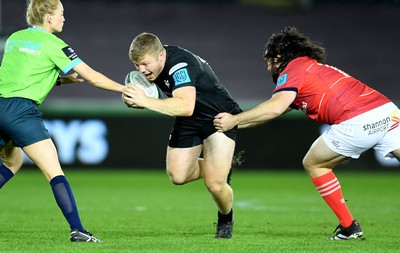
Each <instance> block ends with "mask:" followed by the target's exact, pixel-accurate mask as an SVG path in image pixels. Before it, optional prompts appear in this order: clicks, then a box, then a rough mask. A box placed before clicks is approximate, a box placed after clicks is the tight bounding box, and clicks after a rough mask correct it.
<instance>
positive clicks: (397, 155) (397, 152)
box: [392, 148, 400, 162]
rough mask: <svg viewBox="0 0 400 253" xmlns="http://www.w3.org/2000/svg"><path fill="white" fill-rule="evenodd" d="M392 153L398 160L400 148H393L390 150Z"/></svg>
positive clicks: (399, 159)
mask: <svg viewBox="0 0 400 253" xmlns="http://www.w3.org/2000/svg"><path fill="white" fill-rule="evenodd" d="M392 154H393V156H394V157H396V158H397V160H398V161H399V162H400V148H399V149H396V150H394V151H392Z"/></svg>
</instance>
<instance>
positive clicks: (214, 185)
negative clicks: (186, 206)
mask: <svg viewBox="0 0 400 253" xmlns="http://www.w3.org/2000/svg"><path fill="white" fill-rule="evenodd" d="M205 185H206V188H207V189H208V191H209V192H210V193H212V194H213V195H215V194H217V195H218V194H219V193H220V192H222V191H223V190H224V187H225V185H226V183H225V182H223V183H220V182H217V181H211V182H210V181H205Z"/></svg>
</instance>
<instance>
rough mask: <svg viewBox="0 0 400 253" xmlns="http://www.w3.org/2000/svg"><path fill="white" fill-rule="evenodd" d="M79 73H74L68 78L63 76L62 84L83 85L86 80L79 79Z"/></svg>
mask: <svg viewBox="0 0 400 253" xmlns="http://www.w3.org/2000/svg"><path fill="white" fill-rule="evenodd" d="M78 76H79V75H78V73H76V72H74V73H72V74H71V75H68V76H62V77H60V79H61V84H68V83H83V81H84V79H82V78H79V77H78Z"/></svg>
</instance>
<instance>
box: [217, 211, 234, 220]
mask: <svg viewBox="0 0 400 253" xmlns="http://www.w3.org/2000/svg"><path fill="white" fill-rule="evenodd" d="M232 220H233V209H231V211H230V212H229V213H228V214H222V213H220V212H219V211H218V223H227V222H231V221H232Z"/></svg>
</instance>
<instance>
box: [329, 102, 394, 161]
mask: <svg viewBox="0 0 400 253" xmlns="http://www.w3.org/2000/svg"><path fill="white" fill-rule="evenodd" d="M399 123H400V112H399V108H397V106H396V105H395V104H393V103H387V104H384V105H382V106H380V107H377V108H375V109H373V110H371V111H368V112H365V113H363V114H360V115H358V116H356V117H354V118H351V119H349V120H346V121H343V122H342V123H340V124H337V125H332V126H331V127H330V128H329V129H328V130H327V131H326V132H325V133H323V134H322V138H323V139H324V141H325V143H326V144H327V145H328V147H329V148H330V149H331V150H333V151H335V152H336V153H338V154H341V155H343V156H346V157H351V158H355V159H357V158H359V157H360V155H361V153H363V152H364V151H367V150H368V149H371V148H373V149H375V150H376V151H377V152H378V153H379V154H380V155H382V156H383V157H384V158H385V159H389V158H393V155H392V154H391V152H392V151H394V150H396V149H398V148H400V126H399Z"/></svg>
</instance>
